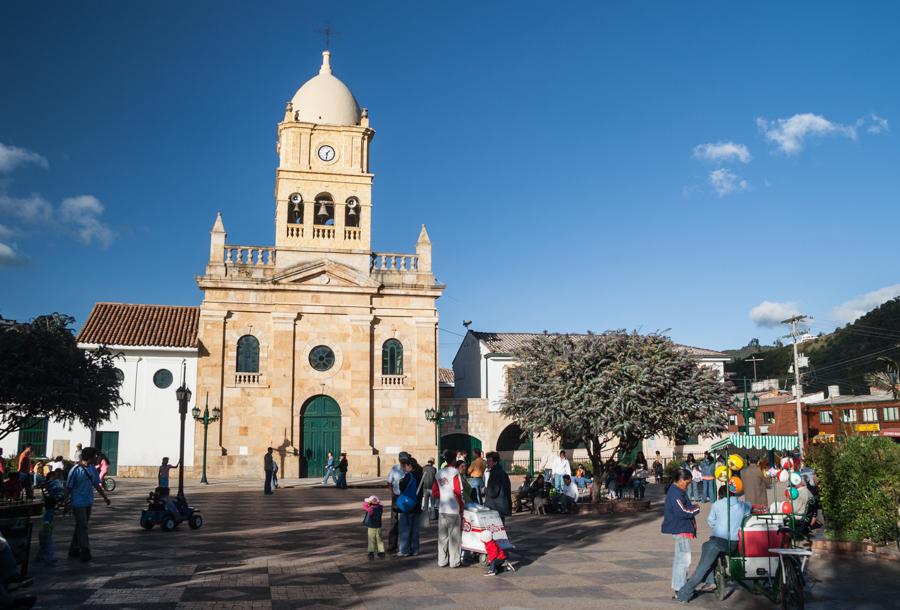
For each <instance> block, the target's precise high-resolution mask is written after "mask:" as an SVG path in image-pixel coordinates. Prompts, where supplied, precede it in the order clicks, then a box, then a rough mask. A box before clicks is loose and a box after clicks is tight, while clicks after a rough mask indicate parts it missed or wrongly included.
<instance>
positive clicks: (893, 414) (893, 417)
mask: <svg viewBox="0 0 900 610" xmlns="http://www.w3.org/2000/svg"><path fill="white" fill-rule="evenodd" d="M882 414H883V415H884V421H897V420H898V419H900V413H898V410H897V407H884V409H882Z"/></svg>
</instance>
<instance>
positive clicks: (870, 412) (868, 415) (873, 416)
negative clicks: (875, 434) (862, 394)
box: [862, 409, 878, 422]
mask: <svg viewBox="0 0 900 610" xmlns="http://www.w3.org/2000/svg"><path fill="white" fill-rule="evenodd" d="M862 412H863V421H865V422H875V421H878V409H863V410H862Z"/></svg>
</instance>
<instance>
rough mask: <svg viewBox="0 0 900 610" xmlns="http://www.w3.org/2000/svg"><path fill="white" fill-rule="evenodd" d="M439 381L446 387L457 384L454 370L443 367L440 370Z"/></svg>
mask: <svg viewBox="0 0 900 610" xmlns="http://www.w3.org/2000/svg"><path fill="white" fill-rule="evenodd" d="M438 381H440V383H442V384H444V385H453V384H454V383H455V377H454V375H453V369H445V368H443V367H441V368H439V369H438Z"/></svg>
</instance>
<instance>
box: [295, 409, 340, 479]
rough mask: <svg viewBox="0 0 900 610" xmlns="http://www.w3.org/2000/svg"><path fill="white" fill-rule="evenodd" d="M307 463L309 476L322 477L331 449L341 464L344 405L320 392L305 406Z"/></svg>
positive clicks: (304, 431) (304, 459)
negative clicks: (341, 406)
mask: <svg viewBox="0 0 900 610" xmlns="http://www.w3.org/2000/svg"><path fill="white" fill-rule="evenodd" d="M301 425H302V427H303V450H302V453H303V464H304V465H305V467H306V472H305V475H306V476H307V477H313V478H315V477H322V476H324V474H325V465H326V464H327V463H328V452H329V451H330V452H331V453H332V454H334V464H335V466H337V463H338V460H339V459H340V454H341V408H340V407H339V406H338V404H337V402H335V400H334V399H333V398H331V397H330V396H316V397H315V398H313V399H312V400H310V401H309V402H308V403H307V404H306V407H305V408H304V409H303V415H302V423H301Z"/></svg>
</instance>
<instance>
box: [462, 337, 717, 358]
mask: <svg viewBox="0 0 900 610" xmlns="http://www.w3.org/2000/svg"><path fill="white" fill-rule="evenodd" d="M469 332H470V333H472V334H473V335H475V338H476V339H478V340H480V341H483V342H484V343H485V345H487V347H488V349H489V350H491V351H493V352H498V353H510V352H513V351H515V350H517V349H519V348H521V347H522V346H524V345H525V344H526V343H527V342H528V341H531V340H532V339H533V338H535V337H539V336H541V335H542V334H543V333H492V332H480V331H475V330H470V331H469ZM569 334H571V335H572V336H574V337H584V336H586V335H583V334H580V333H569ZM675 346H676V347H677V348H678V349H682V350H686V351H687V352H689V353H690V354H691V355H692V356H694V357H695V358H717V359H723V360H730V359H731V357H730V356H728V354H723V353H722V352H717V351H715V350H711V349H705V348H702V347H693V346H691V345H680V344H676V345H675Z"/></svg>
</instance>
